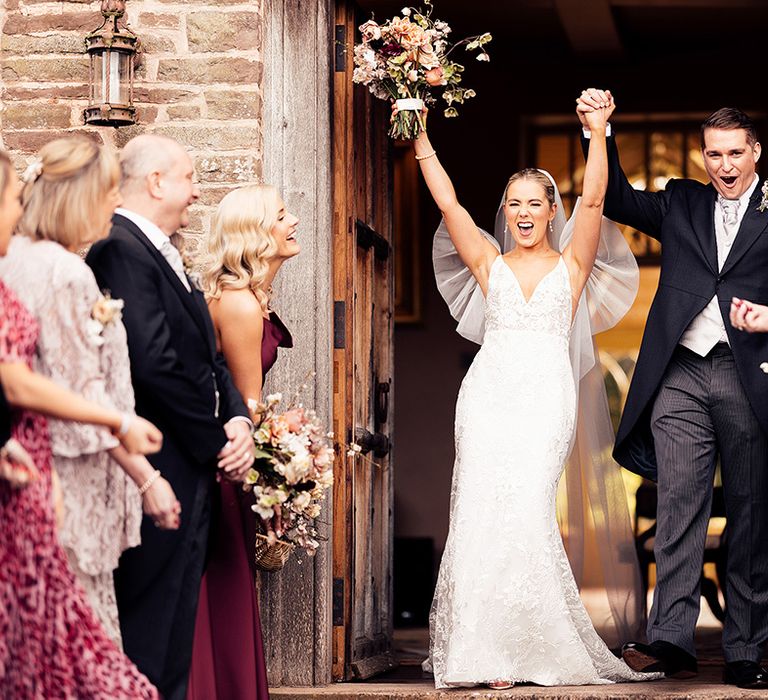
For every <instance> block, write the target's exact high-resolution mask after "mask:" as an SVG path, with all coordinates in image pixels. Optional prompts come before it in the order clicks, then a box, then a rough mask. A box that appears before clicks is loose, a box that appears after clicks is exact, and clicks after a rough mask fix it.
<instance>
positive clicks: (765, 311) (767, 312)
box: [730, 297, 768, 333]
mask: <svg viewBox="0 0 768 700" xmlns="http://www.w3.org/2000/svg"><path fill="white" fill-rule="evenodd" d="M730 319H731V325H732V326H733V327H734V328H735V329H736V330H739V331H746V332H747V333H768V306H763V305H762V304H754V303H752V302H751V301H747V300H746V299H739V298H738V297H733V298H732V299H731V313H730Z"/></svg>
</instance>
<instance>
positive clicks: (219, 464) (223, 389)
mask: <svg viewBox="0 0 768 700" xmlns="http://www.w3.org/2000/svg"><path fill="white" fill-rule="evenodd" d="M121 168H122V183H121V193H122V195H123V207H122V208H120V209H118V210H117V212H116V214H115V217H114V219H113V226H112V231H111V232H110V235H109V237H108V238H107V239H106V240H104V241H101V242H99V243H97V244H96V245H94V246H93V248H92V249H91V251H90V252H89V254H88V257H87V262H88V264H89V265H90V266H91V267H92V268H93V271H94V273H95V275H96V279H97V280H98V282H99V285H100V286H102V287H104V288H107V289H109V290H110V292H111V293H112V296H114V297H118V298H121V299H123V300H124V302H125V308H124V311H123V322H124V323H125V327H126V330H127V332H128V346H129V351H130V358H131V372H132V376H133V382H134V389H135V392H136V408H137V411H138V412H139V413H141V415H143V416H146V417H147V418H148V419H149V420H151V421H152V422H154V423H155V424H156V425H157V426H158V427H159V428H160V429H161V430H162V431H163V434H164V436H165V441H164V443H163V449H162V450H161V451H160V452H159V453H158V454H157V455H155V456H153V457H150V458H149V459H150V461H151V462H152V463H153V465H154V466H155V467H156V468H157V469H158V470H159V471H161V472H162V474H163V476H164V477H165V478H166V479H167V480H168V481H169V482H170V483H171V485H172V486H173V490H174V491H175V493H176V495H177V497H178V499H179V501H180V502H181V506H182V513H181V527H180V529H179V530H178V531H176V532H172V531H163V530H159V529H157V528H155V527H154V526H153V523H152V522H151V521H148V519H147V518H145V521H144V523H143V525H142V532H141V538H142V544H141V546H140V547H138V548H136V549H132V550H128V551H127V552H126V553H125V554H124V555H123V557H122V558H121V561H120V566H119V568H118V570H117V572H116V575H115V586H116V589H117V596H118V609H119V612H120V626H121V630H122V634H123V643H124V646H125V651H126V653H127V654H128V656H130V658H131V659H132V660H133V661H134V662H135V663H136V665H137V666H138V667H139V668H140V669H141V671H142V672H143V673H145V674H146V675H147V676H148V677H149V678H150V680H152V682H153V683H155V684H156V685H157V687H158V689H159V690H160V692H161V693H162V694H163V696H164V698H165V699H166V700H183V699H184V697H185V694H186V686H187V676H188V674H189V666H190V659H191V653H192V640H193V636H194V625H195V612H196V609H197V600H198V593H199V589H200V580H201V577H202V572H203V566H204V562H205V552H206V545H207V540H208V528H209V520H210V489H211V485H212V484H213V481H214V478H215V477H216V475H217V473H218V474H220V475H221V476H225V477H226V478H230V479H233V480H237V479H240V478H242V476H243V475H244V474H245V472H246V471H247V469H248V467H249V466H250V465H251V464H252V463H253V456H252V449H253V447H252V441H251V438H250V429H251V427H252V426H251V423H250V420H249V418H248V410H247V408H246V406H245V405H244V403H243V400H242V398H241V397H240V394H239V393H238V392H237V390H236V389H235V386H234V384H233V382H232V379H231V377H230V375H229V372H228V370H227V368H226V365H225V364H224V361H223V359H222V357H221V355H220V354H218V353H217V351H216V339H215V336H214V329H213V325H212V323H211V319H210V316H209V314H208V308H207V306H206V303H205V299H204V298H203V295H202V294H201V293H200V292H199V291H198V290H197V289H195V288H194V287H193V285H192V284H191V283H190V280H189V278H188V276H187V274H186V272H185V269H184V265H183V262H182V258H181V255H180V253H179V251H178V250H177V249H176V248H175V247H174V245H173V244H172V242H171V236H172V235H173V234H174V233H176V232H177V231H178V230H179V229H181V228H183V227H184V226H186V225H187V223H188V214H187V208H188V207H189V205H190V204H192V203H193V202H194V201H195V200H196V199H197V197H198V188H197V185H196V184H195V181H194V168H193V164H192V160H191V159H190V157H189V155H188V154H187V152H186V151H185V150H184V149H183V148H182V147H181V146H180V145H179V144H178V143H176V142H175V141H173V140H172V139H168V138H164V137H162V136H156V135H142V136H138V137H136V138H135V139H133V140H132V141H130V142H129V143H128V144H127V145H126V146H125V148H124V149H123V152H122V155H121Z"/></svg>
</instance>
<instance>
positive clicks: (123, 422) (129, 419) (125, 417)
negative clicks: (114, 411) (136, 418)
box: [112, 413, 133, 437]
mask: <svg viewBox="0 0 768 700" xmlns="http://www.w3.org/2000/svg"><path fill="white" fill-rule="evenodd" d="M131 423H133V414H131V413H122V414H120V427H119V428H117V430H113V431H112V432H113V434H115V435H117V436H118V437H125V436H126V435H127V433H128V431H129V430H130V428H131Z"/></svg>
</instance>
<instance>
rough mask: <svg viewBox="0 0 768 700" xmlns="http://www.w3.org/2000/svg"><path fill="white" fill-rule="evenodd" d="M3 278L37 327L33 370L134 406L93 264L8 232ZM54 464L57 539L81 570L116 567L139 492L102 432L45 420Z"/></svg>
mask: <svg viewBox="0 0 768 700" xmlns="http://www.w3.org/2000/svg"><path fill="white" fill-rule="evenodd" d="M0 278H2V280H3V282H5V283H6V284H7V285H8V286H9V287H11V288H12V289H13V291H14V292H16V294H17V295H18V297H19V298H20V299H21V301H22V303H24V305H25V306H26V307H27V308H28V309H29V311H30V312H31V313H32V314H33V315H34V316H35V317H36V318H37V321H38V323H39V324H40V336H39V339H38V346H37V356H36V365H35V369H36V370H37V371H38V372H40V373H41V374H44V375H46V376H48V377H50V378H51V379H52V380H53V381H55V382H57V383H58V384H61V385H63V386H66V387H67V388H68V389H71V390H72V391H74V392H76V393H78V394H81V395H83V396H85V397H86V398H88V399H90V400H92V401H95V402H96V403H99V404H101V405H103V406H111V407H114V408H117V409H118V410H120V411H130V412H133V410H134V398H133V387H132V386H131V373H130V364H129V359H128V344H127V337H126V333H125V328H124V326H123V324H122V322H121V321H120V318H119V315H118V316H116V317H115V318H113V319H112V320H111V321H109V322H108V323H106V324H104V325H102V324H100V323H98V322H96V323H94V319H93V318H92V312H93V308H94V305H95V304H96V303H97V302H98V301H99V300H100V299H101V298H102V296H103V295H102V293H101V292H100V291H99V288H98V286H97V284H96V280H95V278H94V276H93V273H92V272H91V270H90V268H89V267H88V266H87V265H86V264H85V262H84V261H83V260H81V259H80V258H79V257H78V256H77V255H75V254H73V253H70V252H68V251H67V250H65V249H64V248H63V247H62V246H60V245H58V244H57V243H53V242H49V241H32V240H30V239H28V238H26V237H23V236H14V237H13V239H12V240H11V246H10V249H9V251H8V255H7V256H6V257H5V258H4V259H3V258H0ZM49 427H50V433H51V446H52V449H53V457H54V466H55V468H56V470H57V472H58V474H59V477H60V479H61V485H62V491H63V496H64V505H65V519H64V525H63V527H62V530H61V533H60V539H61V543H62V545H63V546H64V547H65V548H66V549H67V550H69V554H70V560H72V559H73V556H72V555H74V561H75V562H77V565H78V566H79V568H80V569H81V570H82V571H83V572H84V573H85V574H87V575H90V576H97V575H99V574H102V573H106V572H111V571H112V570H113V569H115V568H116V567H117V563H118V559H119V557H120V554H121V553H122V552H123V551H124V550H125V549H127V548H129V547H135V546H136V545H138V544H139V542H140V537H139V528H140V525H141V517H142V511H141V497H140V496H139V492H138V489H137V488H136V485H135V484H134V483H133V481H132V480H131V479H130V478H129V477H128V476H127V475H126V474H125V472H123V470H122V469H121V468H120V467H119V466H118V465H117V463H116V462H114V461H113V460H112V459H111V457H110V456H109V454H108V453H107V450H109V449H111V448H112V447H115V446H116V445H117V444H118V443H117V440H116V439H115V438H114V437H113V436H112V435H111V434H110V432H109V431H108V430H106V429H105V428H100V427H96V426H92V425H85V424H82V423H73V422H68V421H60V420H53V419H51V420H50V421H49Z"/></svg>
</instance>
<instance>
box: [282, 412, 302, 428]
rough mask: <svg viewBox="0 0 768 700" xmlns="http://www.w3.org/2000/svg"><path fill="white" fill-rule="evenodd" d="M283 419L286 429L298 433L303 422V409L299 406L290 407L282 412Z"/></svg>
mask: <svg viewBox="0 0 768 700" xmlns="http://www.w3.org/2000/svg"><path fill="white" fill-rule="evenodd" d="M283 420H284V421H285V424H286V425H287V426H288V430H290V431H291V432H292V433H298V432H300V431H301V426H302V425H303V424H304V411H303V409H301V408H292V409H291V410H290V411H286V412H285V413H284V414H283Z"/></svg>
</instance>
